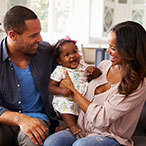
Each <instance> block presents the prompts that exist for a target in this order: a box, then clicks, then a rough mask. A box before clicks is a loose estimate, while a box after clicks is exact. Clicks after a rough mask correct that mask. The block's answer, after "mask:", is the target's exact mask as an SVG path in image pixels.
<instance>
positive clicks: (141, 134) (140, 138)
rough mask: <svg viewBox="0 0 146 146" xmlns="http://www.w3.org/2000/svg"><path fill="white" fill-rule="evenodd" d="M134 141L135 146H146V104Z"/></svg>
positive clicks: (133, 137)
mask: <svg viewBox="0 0 146 146" xmlns="http://www.w3.org/2000/svg"><path fill="white" fill-rule="evenodd" d="M132 139H133V141H134V146H146V102H145V104H144V106H143V110H142V112H141V115H140V119H139V121H138V124H137V127H136V130H135V132H134V134H133V136H132Z"/></svg>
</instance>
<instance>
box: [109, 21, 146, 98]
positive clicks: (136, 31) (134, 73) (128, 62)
mask: <svg viewBox="0 0 146 146" xmlns="http://www.w3.org/2000/svg"><path fill="white" fill-rule="evenodd" d="M111 31H113V32H115V34H116V47H117V50H118V54H119V56H120V58H121V60H122V65H123V68H124V70H123V76H122V80H121V83H120V85H119V88H118V90H119V93H121V94H125V95H126V96H128V95H129V94H130V93H132V92H134V91H135V90H136V89H137V87H138V86H139V85H140V83H142V82H143V79H144V77H146V31H145V29H144V28H143V27H142V26H141V25H140V24H138V23H136V22H133V21H126V22H122V23H119V24H117V25H115V26H114V27H113V28H112V29H111Z"/></svg>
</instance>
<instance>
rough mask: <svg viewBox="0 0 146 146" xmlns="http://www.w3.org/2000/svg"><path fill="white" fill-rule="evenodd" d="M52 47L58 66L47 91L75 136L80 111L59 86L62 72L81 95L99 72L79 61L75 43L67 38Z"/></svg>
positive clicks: (78, 130)
mask: <svg viewBox="0 0 146 146" xmlns="http://www.w3.org/2000/svg"><path fill="white" fill-rule="evenodd" d="M54 47H55V52H56V53H55V55H56V60H57V62H58V64H59V65H58V66H57V67H56V69H55V70H54V72H53V73H52V74H51V79H50V83H49V87H48V89H49V92H50V93H52V94H54V98H53V102H52V104H53V107H54V109H55V111H57V112H58V113H59V114H60V115H61V116H62V117H63V119H64V121H65V123H66V125H67V127H69V128H70V130H71V132H72V133H73V134H74V135H76V134H78V133H79V132H80V129H79V128H78V126H77V125H76V119H77V116H78V114H79V112H80V109H79V107H78V106H77V104H76V103H75V102H74V100H73V98H72V97H71V94H72V92H71V90H70V89H68V88H63V87H60V86H59V85H60V82H61V80H62V79H64V78H65V74H64V71H67V72H68V74H69V76H70V78H71V80H72V82H73V84H74V87H75V88H76V89H77V90H78V91H79V92H80V94H82V95H84V94H85V93H86V89H87V85H88V81H90V80H92V79H94V78H97V77H98V76H100V75H101V71H100V70H99V69H98V68H96V67H94V66H89V65H87V64H86V63H84V62H83V60H80V55H79V51H78V48H77V46H76V41H74V40H71V39H70V38H69V37H68V36H67V37H65V39H62V40H59V41H58V42H57V43H56V45H55V46H54ZM64 126H65V124H64ZM64 126H60V127H58V129H56V131H59V130H61V129H63V128H65V127H66V126H65V127H64Z"/></svg>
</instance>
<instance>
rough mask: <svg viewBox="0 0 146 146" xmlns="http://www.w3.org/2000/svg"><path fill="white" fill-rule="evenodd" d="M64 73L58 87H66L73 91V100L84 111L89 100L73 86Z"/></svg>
mask: <svg viewBox="0 0 146 146" xmlns="http://www.w3.org/2000/svg"><path fill="white" fill-rule="evenodd" d="M65 75H66V78H65V79H64V80H62V81H61V84H60V87H68V88H69V89H70V90H71V91H72V92H73V98H74V101H75V102H76V103H77V104H78V106H79V107H80V108H81V109H82V110H83V111H84V112H86V111H87V108H88V106H89V104H90V102H89V101H88V100H87V99H86V98H85V97H83V96H82V95H81V94H80V93H79V92H78V91H77V90H76V89H75V88H74V85H73V83H72V81H71V79H70V77H69V75H68V73H67V72H65Z"/></svg>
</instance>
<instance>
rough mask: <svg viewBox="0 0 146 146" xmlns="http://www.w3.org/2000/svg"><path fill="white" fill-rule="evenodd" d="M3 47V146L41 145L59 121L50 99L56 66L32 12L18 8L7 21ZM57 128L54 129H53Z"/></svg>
mask: <svg viewBox="0 0 146 146" xmlns="http://www.w3.org/2000/svg"><path fill="white" fill-rule="evenodd" d="M4 28H5V31H6V33H7V37H6V38H5V39H3V40H2V41H1V43H0V146H10V145H11V146H12V145H16V144H18V145H19V146H34V145H38V146H40V145H42V144H43V141H44V140H45V138H46V137H47V135H48V134H49V132H50V133H51V132H52V129H53V127H55V126H56V125H57V121H56V120H55V119H54V118H53V111H52V108H51V101H50V99H49V96H48V94H49V93H48V83H49V78H50V74H51V72H52V71H53V69H54V68H55V66H56V62H55V60H53V58H52V57H51V54H52V48H51V46H50V45H49V44H48V43H47V42H42V38H41V35H40V32H41V25H40V21H39V19H38V18H37V16H36V14H35V13H34V12H33V11H31V10H30V9H28V8H26V7H22V6H15V7H13V8H11V9H10V10H8V11H7V13H6V15H5V17H4ZM52 124H54V125H52Z"/></svg>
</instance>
